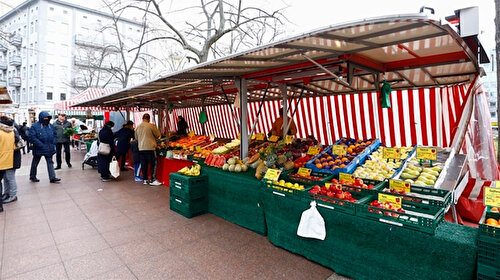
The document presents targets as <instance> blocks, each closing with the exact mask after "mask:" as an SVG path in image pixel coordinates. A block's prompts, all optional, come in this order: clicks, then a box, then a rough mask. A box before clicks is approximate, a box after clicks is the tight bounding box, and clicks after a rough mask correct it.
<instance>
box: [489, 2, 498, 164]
mask: <svg viewBox="0 0 500 280" xmlns="http://www.w3.org/2000/svg"><path fill="white" fill-rule="evenodd" d="M495 11H496V13H495V29H496V30H495V47H496V50H495V53H496V55H495V61H492V62H491V63H495V64H496V65H495V67H496V70H497V126H499V124H500V105H499V104H500V67H498V63H500V0H495ZM497 129H498V133H499V134H500V126H499V127H498V128H497ZM497 139H498V136H497ZM497 161H498V162H500V149H499V148H498V147H497Z"/></svg>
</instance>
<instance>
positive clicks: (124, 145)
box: [115, 121, 134, 171]
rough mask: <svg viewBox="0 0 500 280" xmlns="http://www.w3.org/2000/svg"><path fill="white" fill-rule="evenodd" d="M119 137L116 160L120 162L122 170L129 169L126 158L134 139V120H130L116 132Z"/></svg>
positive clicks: (116, 136)
mask: <svg viewBox="0 0 500 280" xmlns="http://www.w3.org/2000/svg"><path fill="white" fill-rule="evenodd" d="M115 138H117V139H118V141H117V145H116V160H118V161H119V162H120V160H121V162H120V170H121V171H128V169H126V168H125V160H126V157H127V154H128V150H129V149H130V140H132V139H134V122H133V121H128V122H127V123H126V124H124V125H123V127H122V128H121V129H120V130H118V132H116V133H115Z"/></svg>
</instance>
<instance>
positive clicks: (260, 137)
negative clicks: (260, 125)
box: [255, 133, 264, 141]
mask: <svg viewBox="0 0 500 280" xmlns="http://www.w3.org/2000/svg"><path fill="white" fill-rule="evenodd" d="M255 140H257V141H264V133H257V134H255Z"/></svg>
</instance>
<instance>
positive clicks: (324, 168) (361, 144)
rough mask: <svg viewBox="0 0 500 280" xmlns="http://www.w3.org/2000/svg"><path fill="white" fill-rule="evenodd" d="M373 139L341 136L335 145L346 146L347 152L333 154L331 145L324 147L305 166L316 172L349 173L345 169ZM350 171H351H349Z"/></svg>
mask: <svg viewBox="0 0 500 280" xmlns="http://www.w3.org/2000/svg"><path fill="white" fill-rule="evenodd" d="M372 142H373V140H372V139H369V140H355V139H351V138H342V139H340V140H339V141H337V143H336V144H337V145H344V146H347V153H346V155H344V156H338V155H335V154H333V151H332V149H331V146H330V147H328V148H327V149H325V151H324V152H322V153H320V154H319V155H318V156H316V157H315V158H314V159H313V160H311V161H309V162H308V163H307V164H306V167H307V168H311V169H313V170H314V171H317V172H325V173H332V174H337V173H339V172H346V173H350V172H349V170H346V169H347V168H348V166H351V167H353V165H350V164H351V162H352V161H353V160H354V159H355V158H356V157H357V156H358V155H360V154H361V153H363V152H364V151H365V149H366V148H367V147H368V146H370V145H371V144H372ZM351 172H352V171H351Z"/></svg>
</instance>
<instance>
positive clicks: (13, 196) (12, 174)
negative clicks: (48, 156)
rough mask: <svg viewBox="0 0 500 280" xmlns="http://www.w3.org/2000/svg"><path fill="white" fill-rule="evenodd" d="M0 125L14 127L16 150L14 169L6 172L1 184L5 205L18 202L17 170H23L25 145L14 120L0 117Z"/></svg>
mask: <svg viewBox="0 0 500 280" xmlns="http://www.w3.org/2000/svg"><path fill="white" fill-rule="evenodd" d="M0 123H1V124H4V125H7V126H12V127H14V130H13V131H14V143H15V148H14V161H13V166H12V168H10V169H7V170H5V175H4V177H3V183H0V188H1V186H2V185H3V195H2V202H3V204H6V203H10V202H14V201H16V200H17V182H16V169H19V168H21V149H22V148H23V147H24V145H25V143H24V141H23V140H22V138H21V136H20V134H19V132H18V130H17V129H16V128H15V126H14V120H13V119H10V118H8V117H6V116H2V117H0Z"/></svg>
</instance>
